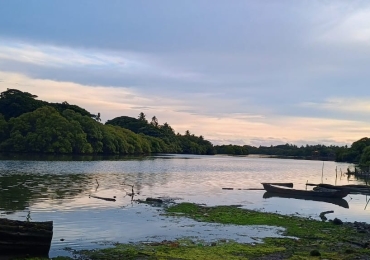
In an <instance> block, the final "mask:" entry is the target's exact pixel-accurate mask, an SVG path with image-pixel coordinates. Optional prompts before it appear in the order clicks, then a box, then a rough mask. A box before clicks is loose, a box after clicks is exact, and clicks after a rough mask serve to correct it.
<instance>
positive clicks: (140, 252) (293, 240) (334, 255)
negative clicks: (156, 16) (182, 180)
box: [54, 203, 370, 260]
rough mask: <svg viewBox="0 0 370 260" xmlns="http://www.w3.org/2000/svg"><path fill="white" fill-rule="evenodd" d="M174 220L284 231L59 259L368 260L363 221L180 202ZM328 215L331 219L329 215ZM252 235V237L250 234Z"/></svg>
mask: <svg viewBox="0 0 370 260" xmlns="http://www.w3.org/2000/svg"><path fill="white" fill-rule="evenodd" d="M164 214H165V215H166V216H169V217H180V216H181V217H184V216H185V217H187V218H191V219H194V220H197V221H200V222H206V223H221V224H225V225H241V226H245V225H266V226H268V227H271V228H272V227H283V228H284V231H282V235H284V237H280V238H271V237H268V238H264V239H263V242H262V243H260V242H259V241H258V240H256V242H255V243H249V244H244V243H237V242H235V241H233V240H225V239H220V240H218V241H214V242H205V241H202V240H198V239H197V238H196V237H192V238H182V239H177V240H173V241H166V240H164V241H162V242H155V243H154V242H153V243H137V244H115V245H114V246H113V247H111V248H106V249H97V250H83V251H73V252H71V253H73V255H74V257H71V258H69V257H58V258H54V259H59V260H60V259H95V260H100V259H188V260H191V259H212V260H215V259H261V260H262V259H264V260H273V259H369V258H370V249H369V241H370V226H369V225H368V224H363V223H341V221H338V220H336V221H325V222H324V221H318V220H312V219H308V218H302V217H297V216H286V215H280V214H275V213H266V212H259V211H253V210H246V209H241V208H238V207H237V206H216V207H206V206H201V205H197V204H192V203H180V204H176V205H173V206H170V207H168V208H166V210H165V212H164ZM327 216H328V217H329V215H327ZM179 225H181V222H180V223H179ZM246 235H247V234H246Z"/></svg>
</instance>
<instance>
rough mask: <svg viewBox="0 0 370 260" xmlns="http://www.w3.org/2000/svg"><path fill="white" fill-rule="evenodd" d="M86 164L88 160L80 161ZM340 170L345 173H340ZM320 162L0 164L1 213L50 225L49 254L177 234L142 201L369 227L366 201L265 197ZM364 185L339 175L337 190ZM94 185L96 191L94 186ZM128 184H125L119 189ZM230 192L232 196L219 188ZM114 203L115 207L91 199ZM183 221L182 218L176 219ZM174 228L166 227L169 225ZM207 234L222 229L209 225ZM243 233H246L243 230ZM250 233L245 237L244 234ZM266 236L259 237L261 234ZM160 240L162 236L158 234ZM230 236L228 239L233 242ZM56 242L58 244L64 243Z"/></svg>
mask: <svg viewBox="0 0 370 260" xmlns="http://www.w3.org/2000/svg"><path fill="white" fill-rule="evenodd" d="M85 159H86V158H85ZM336 167H337V168H338V171H339V169H340V168H341V169H347V167H348V164H343V163H342V164H341V163H335V162H325V169H324V174H323V179H324V182H325V183H330V184H334V182H335V181H336V180H335V176H336V175H335V168H336ZM343 172H344V170H343ZM321 177H322V162H320V161H300V160H289V159H284V160H282V159H272V158H249V157H230V156H195V155H160V156H152V157H151V156H149V157H140V158H136V159H133V158H131V159H127V158H126V159H122V158H121V159H117V160H98V161H95V160H92V161H90V160H88V159H86V160H78V161H65V160H53V161H46V160H15V159H14V158H13V159H12V160H0V214H4V213H9V214H8V215H7V216H6V217H8V218H13V219H20V220H25V219H26V218H31V219H32V220H33V221H45V220H53V221H54V238H53V243H52V255H57V254H62V252H61V251H62V248H64V247H66V246H68V247H72V248H91V247H96V246H97V245H96V244H95V243H93V242H97V241H120V242H125V241H132V242H135V241H137V240H143V241H145V240H151V239H153V237H155V236H156V235H158V237H159V238H163V237H167V238H169V239H170V238H171V237H173V236H176V237H181V236H182V235H193V234H195V233H196V230H194V232H193V234H192V233H191V232H190V233H189V232H188V233H186V228H187V227H186V228H178V227H176V225H178V224H179V222H177V223H175V224H173V223H172V222H171V221H172V220H171V219H169V218H165V217H162V216H160V212H159V211H157V209H152V208H147V207H144V206H143V205H138V204H136V203H135V202H133V201H132V197H130V196H128V193H132V190H131V187H130V186H128V185H134V193H135V196H134V199H145V198H146V197H172V198H181V200H182V201H189V202H194V203H204V204H207V205H210V206H213V205H231V204H233V205H242V207H244V208H249V209H258V210H263V211H268V212H276V211H277V212H279V213H282V214H296V213H298V214H300V215H303V216H311V217H313V218H319V217H318V215H319V213H320V212H322V211H328V210H334V211H335V213H333V214H332V216H333V217H338V218H340V219H342V220H344V221H354V220H356V221H368V213H369V210H370V209H369V207H368V208H367V209H366V210H364V207H365V204H366V202H367V200H366V198H365V196H362V195H350V196H347V197H346V198H345V201H344V202H347V205H348V204H349V208H350V209H348V206H347V207H346V205H345V203H344V202H343V201H341V203H327V202H322V201H321V202H318V201H312V200H298V199H291V198H268V199H264V198H263V194H264V191H261V190H237V189H238V188H241V189H243V188H262V186H261V184H260V183H261V182H281V181H282V180H284V182H293V183H294V187H295V188H297V189H305V184H306V182H307V181H308V182H312V183H320V182H321ZM348 183H351V184H357V183H358V184H362V183H363V181H362V180H356V179H352V178H349V179H347V178H346V177H345V176H338V179H337V184H338V185H342V184H348ZM97 184H99V186H98V185H97ZM124 184H128V185H124ZM222 187H233V188H234V190H222ZM89 195H94V196H97V197H102V198H113V197H114V196H115V197H116V198H115V199H116V201H105V200H101V199H96V198H92V197H90V198H89ZM181 221H182V220H181ZM170 222H171V223H172V224H169V223H170ZM207 228H209V229H210V230H212V232H211V231H210V232H209V233H210V234H217V232H213V231H214V230H216V229H217V228H219V227H213V226H210V227H207ZM246 232H247V231H246ZM248 232H249V231H248ZM262 233H263V232H262ZM161 234H163V236H161ZM232 234H233V232H231V233H230V236H231V237H232V236H233V235H232ZM60 239H63V241H61V240H60Z"/></svg>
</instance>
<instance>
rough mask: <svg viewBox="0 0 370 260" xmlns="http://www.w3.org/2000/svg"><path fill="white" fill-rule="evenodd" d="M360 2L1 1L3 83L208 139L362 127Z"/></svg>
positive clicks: (367, 38) (354, 131)
mask: <svg viewBox="0 0 370 260" xmlns="http://www.w3.org/2000/svg"><path fill="white" fill-rule="evenodd" d="M369 68H370V3H368V2H367V1H272V0H271V1H218V0H212V1H190V0H189V1H159V0H158V1H113V0H111V1H97V0H89V1H82V0H80V1H68V0H65V1H42V0H37V1H36V0H28V1H16V0H12V1H1V2H0V91H4V90H6V88H17V89H20V90H22V91H28V92H31V93H33V94H36V95H38V96H39V98H40V99H43V100H47V101H53V102H62V101H65V100H66V101H68V102H69V103H73V104H77V105H80V106H82V107H85V108H86V109H88V110H89V111H91V112H92V113H97V112H100V113H101V114H102V118H103V120H104V121H105V120H108V119H112V118H114V117H117V116H121V115H128V116H133V117H137V115H138V114H139V113H140V112H141V111H143V112H144V113H145V114H146V115H147V117H148V118H149V119H150V118H151V117H152V116H154V115H155V116H156V117H157V118H158V119H159V123H164V122H168V123H169V124H170V125H171V126H173V128H174V129H175V130H176V131H177V132H180V133H184V132H185V131H186V130H188V129H189V130H190V132H192V133H194V134H196V135H203V136H205V138H207V139H209V140H211V141H212V142H213V143H215V144H221V143H226V144H228V143H233V144H252V145H270V144H281V143H287V142H288V143H295V144H306V143H309V144H314V143H323V144H351V143H352V142H353V141H356V140H358V139H359V138H362V137H364V136H368V133H369V132H370V121H369V114H370V91H369V83H370V73H369V72H368V71H369Z"/></svg>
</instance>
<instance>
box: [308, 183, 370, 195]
mask: <svg viewBox="0 0 370 260" xmlns="http://www.w3.org/2000/svg"><path fill="white" fill-rule="evenodd" d="M306 185H307V186H316V187H318V188H326V189H333V190H347V191H349V194H364V195H370V186H367V185H361V184H348V185H332V184H326V183H319V184H313V183H307V184H306ZM314 189H315V188H314Z"/></svg>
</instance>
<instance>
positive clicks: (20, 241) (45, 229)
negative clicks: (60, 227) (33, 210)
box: [0, 218, 53, 257]
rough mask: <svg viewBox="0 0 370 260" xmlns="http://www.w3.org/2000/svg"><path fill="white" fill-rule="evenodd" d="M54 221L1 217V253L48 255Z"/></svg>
mask: <svg viewBox="0 0 370 260" xmlns="http://www.w3.org/2000/svg"><path fill="white" fill-rule="evenodd" d="M52 238H53V222H52V221H45V222H29V221H19V220H10V219H4V218H0V254H1V255H32V256H46V257H47V256H48V254H49V250H50V245H51V240H52Z"/></svg>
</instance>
